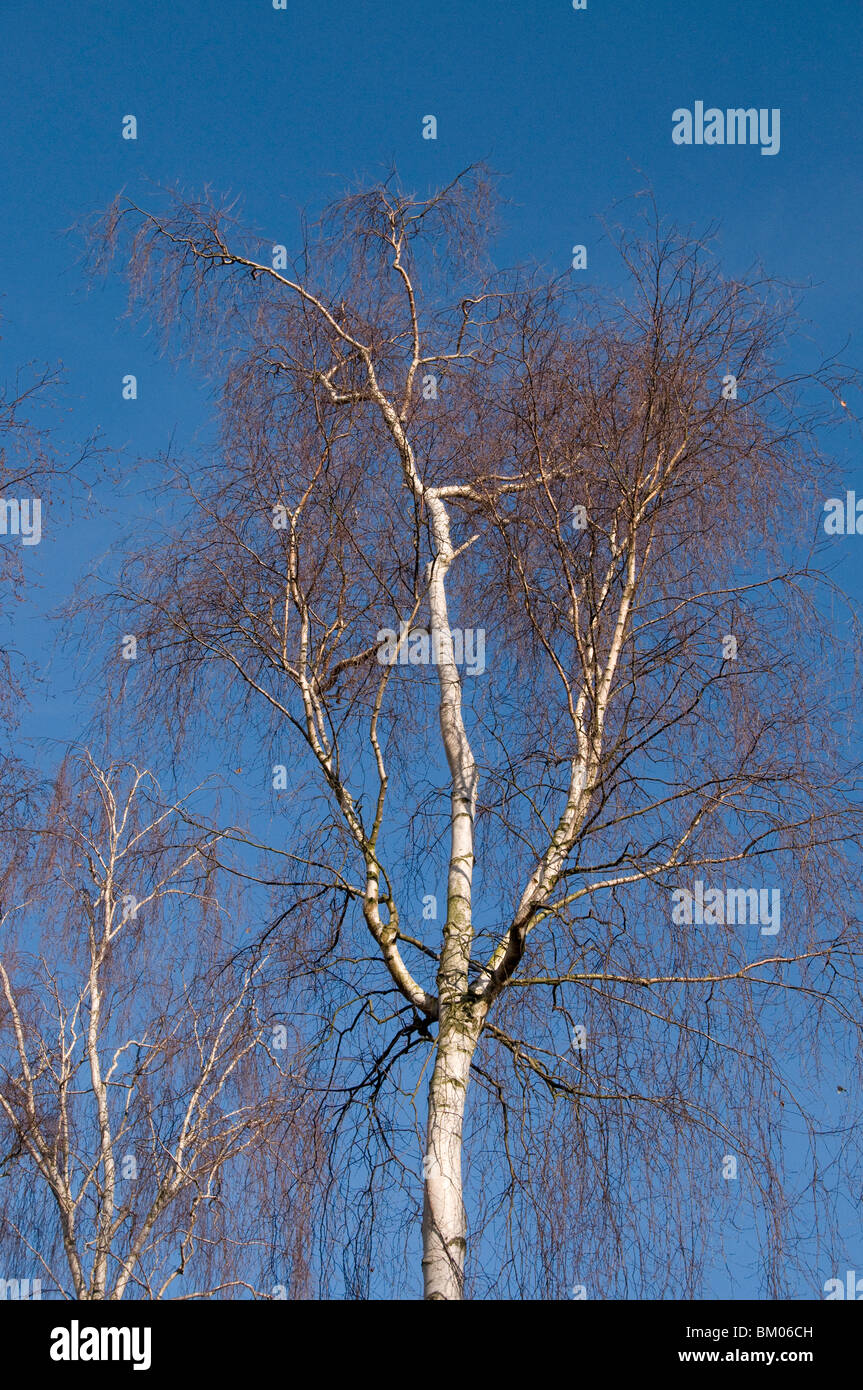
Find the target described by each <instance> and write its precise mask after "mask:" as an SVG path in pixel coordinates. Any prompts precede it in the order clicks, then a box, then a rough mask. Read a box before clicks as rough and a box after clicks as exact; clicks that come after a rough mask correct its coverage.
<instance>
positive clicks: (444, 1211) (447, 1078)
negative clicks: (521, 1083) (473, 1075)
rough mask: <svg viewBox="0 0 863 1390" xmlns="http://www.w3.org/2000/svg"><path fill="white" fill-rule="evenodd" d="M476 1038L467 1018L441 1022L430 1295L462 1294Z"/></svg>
mask: <svg viewBox="0 0 863 1390" xmlns="http://www.w3.org/2000/svg"><path fill="white" fill-rule="evenodd" d="M471 1022H472V1021H471ZM477 1036H478V1029H477V1028H476V1027H475V1026H471V1023H467V1024H466V1022H465V1020H464V1019H461V1020H459V1021H458V1022H456V1021H455V1020H452V1019H451V1020H449V1021H448V1022H442V1025H441V1029H440V1033H439V1037H438V1048H437V1059H436V1061H435V1068H434V1071H433V1073H432V1078H431V1081H430V1083H429V1120H428V1139H427V1143H426V1155H425V1159H424V1161H423V1176H424V1178H425V1191H424V1199H423V1261H422V1264H423V1282H424V1297H425V1298H428V1299H433V1298H445V1299H460V1298H462V1297H463V1296H464V1262H465V1251H466V1248H467V1239H466V1236H467V1225H466V1221H465V1210H464V1201H463V1198H462V1179H461V1151H462V1129H463V1125H464V1107H465V1101H466V1099H467V1088H468V1082H469V1079H470V1063H471V1058H472V1057H473V1054H474V1049H475V1048H476V1041H477Z"/></svg>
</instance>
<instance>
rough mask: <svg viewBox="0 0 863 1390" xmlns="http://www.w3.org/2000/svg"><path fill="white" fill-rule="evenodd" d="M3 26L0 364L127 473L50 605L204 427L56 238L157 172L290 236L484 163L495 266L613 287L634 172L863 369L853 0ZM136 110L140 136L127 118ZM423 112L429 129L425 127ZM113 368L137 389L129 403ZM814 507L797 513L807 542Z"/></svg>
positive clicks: (45, 640)
mask: <svg viewBox="0 0 863 1390" xmlns="http://www.w3.org/2000/svg"><path fill="white" fill-rule="evenodd" d="M0 19H2V30H3V39H4V43H3V49H4V56H3V58H2V59H0V82H2V90H3V93H4V101H3V106H4V112H3V136H2V140H0V202H2V206H3V208H4V210H5V216H4V218H3V223H2V230H0V240H2V268H3V269H2V275H0V295H2V298H0V318H2V325H0V333H2V341H0V376H2V377H3V378H4V379H6V380H8V379H10V378H11V377H13V376H14V372H15V369H16V367H17V366H19V365H21V364H24V363H26V362H28V361H32V360H37V361H39V362H46V363H48V364H52V365H53V364H57V363H62V364H63V366H64V369H65V386H64V391H63V395H62V400H61V401H60V405H59V409H58V412H57V415H56V417H55V419H54V421H53V423H54V425H55V428H56V432H57V434H56V437H57V442H58V445H59V447H60V448H61V449H64V450H70V451H71V450H73V449H74V448H75V445H76V443H77V442H79V441H80V440H81V439H83V438H84V437H86V436H88V435H90V434H92V433H93V431H94V430H96V429H99V430H101V431H102V434H103V438H104V442H105V444H106V445H107V446H108V447H109V448H110V449H111V450H112V451H114V453H115V454H116V458H117V460H118V462H119V465H120V468H121V471H123V472H125V473H126V474H127V477H128V481H127V482H126V483H125V484H123V485H119V486H114V487H112V488H110V489H104V490H103V491H101V492H100V493H99V495H98V498H97V500H98V503H99V505H100V507H101V508H102V509H103V510H102V511H101V512H100V513H97V514H96V515H94V516H92V517H91V518H90V520H89V521H85V520H80V521H77V522H76V523H75V525H74V527H69V526H68V525H67V522H68V513H66V512H64V511H62V510H58V511H57V512H56V513H55V514H54V515H53V516H52V515H51V514H49V515H48V516H46V518H45V520H44V523H43V524H44V542H43V544H42V545H41V546H39V547H38V548H34V549H33V550H31V551H30V552H29V553H28V554H27V555H26V557H25V559H26V564H27V566H28V568H29V570H30V571H31V573H32V574H33V576H34V577H36V578H38V580H39V581H40V583H41V585H42V588H41V590H40V591H39V594H38V595H37V605H38V606H39V607H40V608H41V609H42V610H43V611H45V612H46V613H47V612H48V611H50V610H51V609H52V608H53V607H54V606H55V605H56V603H57V602H58V601H59V599H61V598H62V597H63V596H64V594H65V593H66V592H67V591H68V588H69V585H70V583H71V581H72V580H73V579H74V578H75V577H77V576H78V575H79V574H81V573H82V572H83V571H84V570H85V569H87V568H88V567H90V566H91V565H92V564H93V563H94V560H95V558H96V557H97V556H98V555H99V554H101V553H102V552H103V551H104V550H105V549H106V547H107V546H108V545H109V544H110V542H111V541H112V540H113V539H114V538H115V537H117V536H120V535H122V534H124V533H126V532H128V530H129V529H130V528H132V527H134V526H136V525H140V524H141V519H142V518H143V517H145V516H146V511H147V507H148V506H149V505H150V504H149V503H145V502H143V501H142V499H141V498H140V496H139V495H138V488H139V486H140V484H141V483H142V481H143V480H144V479H145V478H146V468H144V469H143V470H141V471H138V461H139V460H140V459H142V458H147V457H148V456H152V455H155V454H156V453H157V452H158V451H160V450H163V449H165V448H166V447H167V446H168V444H169V441H170V440H171V439H172V438H173V439H174V441H175V443H176V445H177V447H179V448H181V449H187V448H192V447H194V446H195V444H196V442H198V443H199V442H200V441H206V439H207V438H208V433H209V430H210V427H211V401H210V397H209V393H208V388H207V387H206V385H205V384H203V383H202V382H201V381H200V379H198V378H197V377H196V376H195V375H194V373H193V372H192V371H190V370H189V369H187V368H178V367H176V366H175V365H174V364H173V363H172V362H170V361H169V360H168V359H167V358H165V357H160V355H159V351H158V344H157V343H156V341H155V339H154V337H153V336H152V335H149V336H148V335H147V334H146V333H145V332H144V331H143V329H142V327H141V326H140V325H136V324H134V323H131V322H129V321H128V320H126V319H124V318H123V311H124V307H125V290H124V287H123V284H122V282H121V279H120V277H119V276H117V277H114V278H111V279H109V280H108V281H107V282H106V283H104V284H97V285H95V286H93V285H90V284H88V282H87V281H86V278H85V276H84V273H83V268H82V265H81V255H82V250H83V245H82V238H81V236H80V235H79V233H78V232H76V231H69V229H70V228H72V227H73V226H74V225H75V224H80V223H82V222H84V221H86V219H87V218H89V217H90V216H91V215H92V214H93V213H96V212H98V211H100V210H101V209H103V208H104V207H105V206H106V205H107V204H108V203H109V202H110V200H111V199H112V198H113V197H114V196H115V195H116V194H117V193H118V192H119V191H120V190H121V189H125V190H126V191H127V192H128V193H129V194H130V195H133V196H135V198H136V199H137V200H140V201H142V202H145V203H146V201H147V189H148V184H149V185H150V186H151V187H152V185H158V184H174V183H180V184H181V185H182V186H184V187H185V188H186V189H187V190H189V191H199V190H201V189H202V188H203V186H204V185H206V184H210V185H212V186H213V188H214V189H215V190H216V191H217V192H229V191H230V192H233V193H235V194H237V195H239V197H240V198H241V200H242V207H243V210H244V214H245V217H246V219H247V220H248V221H249V222H250V223H251V224H252V225H254V226H256V227H257V228H258V229H259V230H260V231H261V232H262V233H263V234H264V235H266V236H270V237H272V239H273V241H274V242H284V243H285V244H286V245H287V246H288V249H289V252H290V251H291V250H292V249H293V248H295V247H296V246H297V245H298V241H299V233H298V217H299V213H300V211H301V210H302V209H304V208H308V209H310V210H311V211H313V212H314V211H315V210H317V209H319V208H320V207H321V206H322V205H323V203H325V202H326V201H328V200H329V199H330V198H331V197H334V196H336V195H338V194H339V193H341V192H342V191H343V190H344V188H345V186H346V185H347V184H349V183H352V182H353V181H355V180H357V179H370V178H374V177H376V176H378V175H380V174H381V173H382V172H384V171H386V170H387V169H388V168H389V166H390V165H391V164H392V163H395V164H396V166H397V167H398V169H399V172H400V174H401V177H402V179H403V181H404V182H405V183H406V184H407V185H409V186H413V187H414V188H416V189H417V190H418V191H425V190H427V189H428V188H430V187H432V186H434V185H436V184H439V183H443V182H448V181H449V180H450V179H451V178H452V177H453V176H454V175H455V174H456V173H457V172H458V171H459V170H461V169H462V168H464V167H465V166H466V165H467V164H469V163H471V162H472V161H474V160H478V159H485V160H488V161H489V163H490V164H491V165H492V166H493V167H494V168H495V169H496V170H497V171H498V172H499V173H500V174H501V175H502V190H503V192H504V193H505V195H506V196H507V197H508V198H509V199H510V200H511V201H510V202H509V204H508V206H506V207H505V208H504V209H503V213H502V216H503V232H502V236H501V240H500V243H499V247H498V253H497V259H498V261H499V262H500V263H501V264H511V263H513V262H515V261H519V260H535V261H539V262H542V263H543V264H545V265H547V266H548V267H549V269H550V270H551V271H553V272H562V271H564V270H565V269H566V267H567V266H568V265H569V263H570V259H571V247H572V246H573V244H575V243H583V244H585V245H586V246H587V248H588V269H587V271H586V272H583V274H584V277H585V280H586V281H590V282H596V281H600V282H604V281H608V280H610V281H613V280H614V278H615V277H616V276H617V275H618V273H619V270H618V266H617V263H616V260H615V258H614V256H613V254H612V252H611V250H610V249H609V247H608V246H607V244H605V243H604V242H603V240H602V228H601V225H600V221H599V219H601V218H602V217H609V218H613V217H614V216H615V212H614V209H615V204H616V203H618V202H619V200H621V199H628V198H630V197H631V196H632V195H633V194H635V193H636V192H638V191H639V190H640V189H642V188H643V187H644V186H645V185H646V184H650V185H651V186H652V188H653V190H654V192H655V195H656V199H657V203H658V206H659V208H660V211H661V212H662V214H663V215H664V216H665V217H667V218H668V219H670V220H671V221H674V222H677V223H679V224H682V225H683V226H690V225H692V226H694V227H697V228H703V227H705V226H706V225H708V224H710V223H717V224H718V228H719V235H718V241H717V249H718V250H719V253H720V255H721V257H722V260H723V263H724V265H725V267H726V268H727V270H728V271H729V272H731V273H735V272H739V271H742V270H744V269H745V268H747V267H748V266H750V265H751V264H752V263H753V262H755V261H759V260H760V261H762V262H763V263H764V265H765V267H766V269H767V270H768V271H769V272H770V273H771V274H773V275H776V276H778V277H780V278H782V279H784V280H787V281H788V282H790V283H792V284H794V285H800V286H803V285H807V284H811V286H812V288H811V290H809V292H808V293H807V294H806V296H805V299H804V306H803V312H804V315H805V317H806V319H807V320H808V321H809V326H808V331H807V334H806V335H801V337H800V339H799V340H798V341H797V342H796V343H795V344H794V345H793V348H792V358H793V360H792V361H791V362H790V363H789V365H790V366H792V367H794V368H806V367H808V366H814V365H815V364H816V363H817V362H818V361H819V360H820V358H821V357H822V356H825V355H829V354H831V353H833V352H841V355H842V357H843V360H845V361H847V362H851V363H853V364H856V365H858V366H860V365H863V362H861V358H863V353H861V350H860V339H861V322H860V309H859V305H860V303H861V294H863V276H861V250H860V247H861V239H860V226H861V213H863V196H861V194H863V169H862V168H861V163H860V157H859V149H860V112H859V93H860V72H861V56H863V54H861V47H863V42H861V41H863V8H861V6H860V5H859V3H858V2H857V0H834V3H833V4H831V5H830V6H823V5H815V4H809V3H805V2H804V0H784V3H782V4H781V5H777V4H775V3H769V0H729V2H728V3H725V4H723V5H701V4H694V3H693V0H662V2H661V3H650V2H649V0H588V8H587V9H586V10H584V11H574V10H573V8H572V5H571V3H570V0H542V3H541V4H533V5H526V4H520V5H519V4H514V3H507V4H502V3H497V4H496V3H492V0H435V3H431V2H430V0H425V3H423V2H422V0H402V3H399V4H398V5H394V4H388V3H384V2H383V0H374V3H372V0H359V2H358V3H347V0H338V2H337V3H321V0H317V3H315V4H308V3H305V4H304V3H302V0H288V8H287V10H285V11H281V10H274V9H273V7H272V3H271V0H218V3H209V4H208V3H206V2H205V0H171V2H170V3H168V0H140V2H139V3H125V4H108V3H107V0H99V2H98V3H96V2H94V0H77V3H76V4H75V5H74V6H70V5H68V4H61V3H60V2H59V0H45V3H39V4H34V3H33V0H30V3H24V2H23V0H3V4H2V15H0ZM697 100H703V101H704V103H705V105H707V106H711V105H715V106H718V107H721V108H726V107H738V106H744V107H750V106H755V107H758V108H762V107H767V108H771V109H772V108H779V109H780V110H781V149H780V151H779V153H778V154H777V155H776V156H775V157H765V156H762V155H761V153H760V151H759V149H758V148H757V147H713V148H710V147H705V146H701V147H695V146H693V147H680V146H676V145H674V144H673V143H672V139H671V129H672V112H673V111H674V110H675V109H676V108H678V107H692V106H693V104H694V102H695V101H697ZM128 114H134V115H135V117H136V119H137V123H138V138H137V140H136V141H127V140H124V139H123V138H122V136H121V126H122V120H123V117H124V116H126V115H128ZM427 114H434V115H435V116H436V117H437V121H438V138H437V140H435V141H430V140H424V139H422V138H421V122H422V118H423V117H424V116H425V115H427ZM624 215H626V214H624ZM126 373H134V374H135V375H136V376H137V379H138V400H137V401H135V402H124V401H123V400H122V398H121V383H122V378H123V376H124V375H125V374H126ZM858 404H859V402H858ZM825 443H828V444H829V447H831V448H832V449H833V450H834V451H835V453H836V456H837V492H838V491H839V490H841V488H842V487H843V485H844V483H845V481H846V480H847V481H848V485H849V486H853V485H854V483H855V480H856V481H857V484H858V492H859V494H860V495H861V496H863V469H861V468H860V450H861V447H863V439H861V433H860V431H859V429H858V428H856V427H855V426H854V425H853V424H852V423H851V422H849V423H848V425H847V427H845V428H842V429H840V430H838V431H836V432H835V434H834V436H833V437H832V438H831V439H830V441H825ZM817 523H818V518H817V517H806V516H801V517H800V519H799V524H800V526H801V527H803V528H806V529H807V530H808V531H810V532H812V533H814V530H815V527H816V525H817ZM834 544H835V546H836V547H837V552H836V558H837V559H838V560H839V562H840V564H839V577H840V578H841V579H842V581H843V582H844V583H845V584H846V586H847V587H848V588H849V589H851V591H852V592H854V593H855V594H856V595H857V597H861V596H863V566H861V563H860V558H859V556H860V551H861V550H863V538H860V537H846V538H844V539H837V540H836V541H835V542H834ZM55 637H56V632H55V629H54V628H53V627H52V626H51V624H49V623H45V624H43V625H39V624H36V625H33V626H30V627H29V628H28V629H27V630H26V631H24V632H22V633H20V634H19V635H18V637H17V639H16V641H17V644H18V645H19V646H20V647H21V648H22V649H23V650H24V651H26V652H27V653H28V654H29V655H32V656H34V657H35V658H37V660H38V661H39V662H40V663H41V664H42V666H43V670H44V673H45V675H46V678H47V681H48V683H47V685H46V687H45V696H44V699H42V700H38V699H37V700H36V701H35V702H34V705H33V710H32V713H31V716H30V718H29V719H28V721H27V725H26V727H27V729H28V731H29V732H30V733H31V734H39V735H44V736H48V737H50V738H52V739H53V738H58V739H64V738H67V737H70V738H71V737H74V735H75V732H76V718H77V716H76V713H75V711H76V703H75V697H74V693H73V692H74V685H75V675H74V668H73V667H72V666H71V664H70V662H69V657H68V654H67V655H66V656H56V655H54V645H53V644H54V641H55ZM861 1258H863V1256H861Z"/></svg>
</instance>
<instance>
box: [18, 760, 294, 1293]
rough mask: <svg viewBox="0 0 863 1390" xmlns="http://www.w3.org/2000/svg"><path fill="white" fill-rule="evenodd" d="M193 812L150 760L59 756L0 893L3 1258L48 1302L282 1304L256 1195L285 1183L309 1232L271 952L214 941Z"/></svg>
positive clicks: (290, 1203) (218, 919) (215, 918)
mask: <svg viewBox="0 0 863 1390" xmlns="http://www.w3.org/2000/svg"><path fill="white" fill-rule="evenodd" d="M188 809H189V808H188V805H186V804H184V803H182V802H180V803H173V804H165V802H164V800H163V799H162V798H161V797H160V794H159V789H158V787H157V785H156V784H155V781H154V779H153V777H152V775H151V774H150V773H148V772H147V771H146V770H144V769H141V768H137V767H135V766H134V765H125V766H124V765H121V764H118V763H116V762H115V763H109V764H108V765H107V766H104V767H103V766H100V764H99V763H98V762H97V761H95V760H94V759H93V758H92V757H91V756H90V755H89V754H88V755H82V756H81V758H80V759H72V760H70V761H69V762H68V763H67V765H66V766H65V767H64V769H63V772H62V773H61V775H60V777H59V779H58V783H57V786H56V788H55V793H54V800H53V805H52V806H51V807H49V808H48V809H47V812H46V813H45V814H44V815H43V819H42V821H41V824H39V823H36V824H35V825H31V826H30V827H29V841H30V845H31V850H32V853H31V856H30V861H29V863H28V865H27V866H26V867H25V868H20V869H19V872H18V873H17V875H15V876H10V878H9V880H8V881H7V883H6V885H5V897H4V901H3V904H2V917H0V933H2V934H0V1154H2V1160H0V1170H2V1177H3V1179H4V1181H3V1183H2V1187H0V1250H2V1252H3V1256H4V1268H5V1269H6V1270H12V1271H14V1270H19V1271H20V1270H21V1269H27V1270H29V1271H30V1274H29V1275H28V1279H29V1280H31V1281H32V1280H38V1281H39V1282H40V1284H41V1286H42V1289H43V1290H44V1292H45V1295H46V1296H48V1295H49V1294H50V1295H53V1296H55V1297H61V1298H67V1299H76V1300H89V1299H109V1300H118V1299H122V1298H124V1297H131V1298H143V1299H161V1298H173V1297H179V1298H187V1299H188V1298H202V1297H221V1298H229V1297H237V1296H241V1297H243V1296H244V1297H249V1296H253V1297H272V1296H285V1294H284V1292H283V1293H282V1294H281V1295H279V1294H275V1295H274V1294H273V1284H274V1281H273V1280H272V1278H270V1279H269V1280H267V1278H266V1274H265V1273H264V1271H266V1270H267V1269H268V1268H269V1267H270V1263H271V1261H270V1253H271V1252H270V1251H269V1250H268V1243H269V1233H268V1231H267V1229H266V1225H265V1223H263V1222H262V1221H261V1220H260V1219H258V1212H259V1206H258V1203H259V1202H260V1200H261V1197H262V1195H263V1194H265V1193H266V1192H268V1191H271V1190H273V1189H274V1188H277V1189H278V1191H279V1197H280V1200H281V1202H282V1204H283V1207H284V1213H285V1216H286V1217H288V1218H289V1219H290V1220H291V1221H293V1222H294V1224H295V1225H296V1226H297V1227H298V1228H299V1229H300V1230H301V1228H302V1224H303V1216H302V1184H301V1183H299V1184H297V1187H296V1189H295V1192H294V1195H293V1196H292V1195H291V1191H290V1189H291V1182H290V1179H289V1178H287V1177H285V1172H286V1169H287V1168H288V1166H289V1155H291V1154H293V1155H294V1156H295V1157H296V1155H298V1154H300V1153H301V1151H302V1148H303V1143H304V1142H307V1140H308V1134H307V1135H306V1139H305V1140H304V1139H302V1138H301V1124H300V1120H299V1119H297V1121H296V1123H295V1124H294V1126H293V1129H292V1130H291V1131H290V1132H289V1133H288V1135H287V1137H286V1136H285V1133H284V1126H283V1124H282V1123H281V1120H282V1118H283V1116H284V1114H285V1111H286V1107H285V1096H286V1095H287V1094H290V1093H294V1094H295V1090H294V1088H293V1086H292V1081H291V1070H292V1068H293V1067H294V1066H295V1065H296V1062H295V1059H293V1058H292V1057H291V1055H290V1053H288V1052H287V1051H285V1052H283V1053H282V1054H281V1056H282V1058H283V1059H285V1060H283V1061H281V1063H280V1064H279V1065H278V1067H277V1068H274V1066H273V1054H272V1052H271V1049H270V1039H271V1033H270V1030H269V1027H268V1021H267V1019H266V1017H265V1016H263V1015H262V1013H261V1012H260V1010H261V998H260V994H261V991H260V985H261V981H262V978H263V976H264V974H265V971H266V965H267V960H266V954H265V953H263V952H253V953H251V954H248V953H246V954H240V955H239V956H238V955H237V954H236V953H235V952H233V951H231V950H226V949H224V943H225V940H226V931H225V928H226V922H225V915H226V913H227V911H228V905H227V903H226V902H223V901H221V900H220V897H219V894H218V884H217V880H216V878H215V877H214V875H213V871H212V866H211V865H210V864H209V862H208V856H209V853H210V851H211V850H212V848H213V836H212V835H210V836H207V835H202V834H200V833H199V832H197V831H193V830H192V827H191V826H190V825H189V824H188V822H187V821H185V820H184V815H185V814H187V812H188ZM216 838H217V837H216ZM276 1061H277V1062H278V1061H279V1059H278V1057H277V1058H276ZM274 1080H276V1081H277V1083H278V1085H277V1088H276V1086H275V1085H274ZM276 1093H277V1094H278V1108H277V1110H276V1108H275V1107H274V1103H273V1098H274V1095H276ZM277 1122H278V1124H277ZM277 1128H278V1133H279V1135H280V1136H281V1145H282V1167H281V1169H280V1166H279V1162H278V1161H277V1157H276V1152H275V1150H276V1143H275V1139H276V1131H277ZM295 1171H297V1170H296V1169H295ZM283 1177H285V1180H284V1181H282V1178H283ZM297 1194H299V1195H297ZM294 1197H296V1200H294ZM302 1244H303V1242H302V1241H300V1242H299V1244H298V1246H297V1247H296V1249H295V1251H294V1253H295V1254H299V1256H300V1258H299V1259H298V1260H297V1261H295V1262H294V1263H293V1264H292V1266H291V1268H290V1269H287V1268H286V1267H285V1265H284V1263H283V1264H282V1267H281V1273H282V1276H283V1278H284V1279H285V1281H286V1285H287V1287H289V1288H290V1289H291V1290H292V1293H293V1294H294V1295H296V1294H297V1293H298V1292H300V1291H301V1290H302V1288H303V1287H304V1279H305V1277H306V1271H305V1266H304V1263H303V1259H302V1254H301V1251H302Z"/></svg>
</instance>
